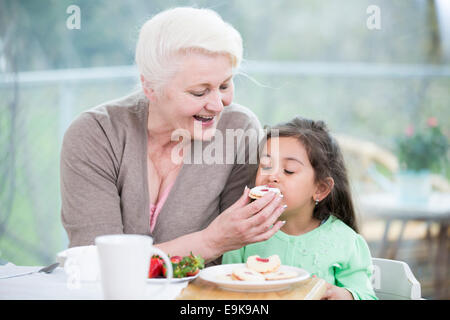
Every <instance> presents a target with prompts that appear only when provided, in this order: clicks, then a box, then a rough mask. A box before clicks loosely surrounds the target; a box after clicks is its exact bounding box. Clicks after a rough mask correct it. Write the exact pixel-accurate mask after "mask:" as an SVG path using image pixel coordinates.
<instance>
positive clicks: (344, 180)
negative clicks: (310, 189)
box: [266, 116, 358, 232]
mask: <svg viewBox="0 0 450 320" xmlns="http://www.w3.org/2000/svg"><path fill="white" fill-rule="evenodd" d="M266 129H269V130H268V131H267V135H266V139H270V138H271V137H272V134H273V135H274V136H275V134H276V133H275V132H276V131H272V130H278V136H279V137H280V138H281V137H293V138H297V139H298V140H299V141H300V142H301V143H302V145H303V146H304V147H305V149H306V152H307V154H308V158H309V162H310V163H311V165H312V167H313V169H314V175H315V181H316V182H319V181H325V179H326V178H327V177H331V178H333V180H334V187H333V189H332V190H331V192H330V194H329V195H328V196H327V197H326V198H325V199H322V201H320V202H319V203H318V205H316V206H315V207H314V212H313V216H314V217H315V218H316V219H319V220H323V219H325V218H326V217H328V216H329V215H330V214H332V215H334V216H336V217H337V218H339V219H340V220H342V221H343V222H344V223H346V224H347V225H348V226H349V227H350V228H352V229H353V230H355V231H356V232H357V231H358V228H357V224H356V215H355V209H354V206H353V201H352V195H351V191H350V184H349V180H348V177H347V170H346V168H345V163H344V158H343V156H342V153H341V150H340V148H339V145H338V143H337V141H336V140H335V139H334V138H333V137H332V136H331V134H330V133H329V131H328V128H327V126H326V125H325V123H324V122H323V121H313V120H309V119H304V118H301V117H298V116H297V117H295V118H294V119H292V120H291V121H289V122H284V123H280V124H277V125H275V126H273V127H269V128H268V127H266Z"/></svg>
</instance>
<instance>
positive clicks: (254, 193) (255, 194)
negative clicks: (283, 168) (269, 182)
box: [248, 186, 281, 199]
mask: <svg viewBox="0 0 450 320" xmlns="http://www.w3.org/2000/svg"><path fill="white" fill-rule="evenodd" d="M270 191H272V192H275V193H276V194H281V191H280V189H278V188H270V187H268V186H257V187H254V188H252V189H251V190H250V193H249V195H248V196H249V197H250V198H252V199H259V198H262V197H264V195H265V194H266V193H267V192H270Z"/></svg>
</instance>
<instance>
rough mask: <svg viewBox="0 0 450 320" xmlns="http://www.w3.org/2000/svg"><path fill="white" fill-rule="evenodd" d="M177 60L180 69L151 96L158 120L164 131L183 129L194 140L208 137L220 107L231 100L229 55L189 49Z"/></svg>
mask: <svg viewBox="0 0 450 320" xmlns="http://www.w3.org/2000/svg"><path fill="white" fill-rule="evenodd" d="M179 59H180V60H179V61H178V62H177V63H178V64H179V65H180V69H179V70H178V71H177V73H176V74H175V75H174V76H173V78H172V79H170V80H169V82H168V83H167V85H166V86H165V87H164V88H163V89H162V92H161V93H159V94H158V93H157V94H154V95H153V96H152V97H153V101H154V102H155V104H156V105H157V106H158V113H159V115H158V117H159V118H160V119H159V120H160V122H161V123H163V124H164V126H165V127H166V129H167V130H172V131H173V130H176V129H184V130H187V131H188V132H189V134H190V136H191V137H192V138H193V139H196V140H209V139H211V138H212V137H213V136H214V133H215V129H216V126H217V123H218V121H219V116H220V114H221V112H222V110H223V108H224V107H225V106H227V105H229V104H230V103H231V101H232V100H233V92H234V87H233V79H232V65H231V61H230V58H229V57H228V56H227V55H225V54H215V55H209V54H203V53H196V52H192V53H189V54H186V55H180V57H179Z"/></svg>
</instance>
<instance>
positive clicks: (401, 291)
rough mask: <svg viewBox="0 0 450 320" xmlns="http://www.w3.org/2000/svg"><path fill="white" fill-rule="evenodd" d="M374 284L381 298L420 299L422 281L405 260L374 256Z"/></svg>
mask: <svg viewBox="0 0 450 320" xmlns="http://www.w3.org/2000/svg"><path fill="white" fill-rule="evenodd" d="M372 263H373V267H374V272H373V276H372V279H371V280H372V286H373V288H374V290H375V294H376V295H377V297H378V298H379V299H380V300H420V299H422V298H421V289H420V283H419V282H418V281H417V279H416V278H415V277H414V275H413V273H412V271H411V269H410V268H409V266H408V264H406V263H405V262H403V261H398V260H389V259H380V258H372Z"/></svg>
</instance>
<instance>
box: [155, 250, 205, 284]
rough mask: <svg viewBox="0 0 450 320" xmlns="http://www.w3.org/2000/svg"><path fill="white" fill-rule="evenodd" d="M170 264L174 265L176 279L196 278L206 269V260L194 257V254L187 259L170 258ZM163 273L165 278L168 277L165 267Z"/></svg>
mask: <svg viewBox="0 0 450 320" xmlns="http://www.w3.org/2000/svg"><path fill="white" fill-rule="evenodd" d="M170 262H171V263H172V270H173V277H174V278H184V277H191V276H195V275H196V274H198V273H199V272H200V269H203V268H204V267H205V264H204V263H205V260H204V259H203V258H202V257H201V256H194V255H193V254H192V252H191V254H190V255H189V256H186V257H180V256H173V257H171V258H170ZM162 272H163V275H164V277H166V276H167V275H166V272H167V271H166V266H165V265H163V267H162Z"/></svg>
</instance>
